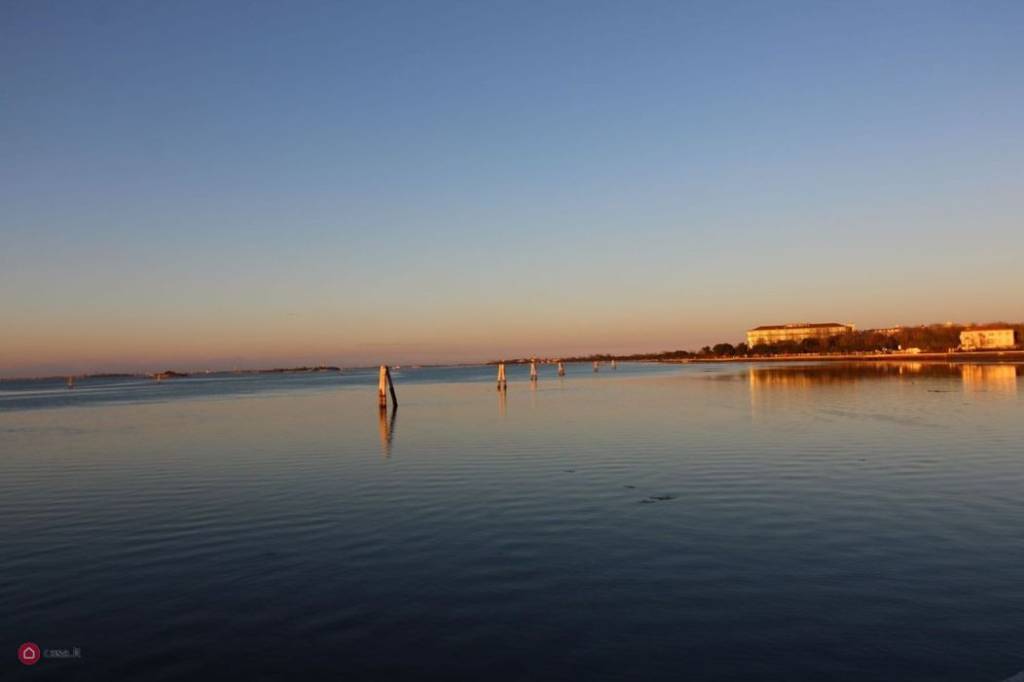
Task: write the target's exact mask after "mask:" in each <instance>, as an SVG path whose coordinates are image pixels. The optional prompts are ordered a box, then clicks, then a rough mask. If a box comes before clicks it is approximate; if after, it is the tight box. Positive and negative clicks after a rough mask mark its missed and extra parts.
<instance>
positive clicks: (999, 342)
mask: <svg viewBox="0 0 1024 682" xmlns="http://www.w3.org/2000/svg"><path fill="white" fill-rule="evenodd" d="M1016 345H1017V331H1016V330H1015V329H1013V328H1011V327H1006V326H1003V325H985V326H981V327H970V328H968V329H965V330H963V331H962V332H960V348H962V349H963V350H998V349H1000V348H1014V347H1015V346H1016Z"/></svg>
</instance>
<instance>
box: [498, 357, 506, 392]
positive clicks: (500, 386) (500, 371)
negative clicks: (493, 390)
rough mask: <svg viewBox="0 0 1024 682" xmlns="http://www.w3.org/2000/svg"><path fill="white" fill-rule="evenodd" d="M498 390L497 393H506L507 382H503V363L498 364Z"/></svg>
mask: <svg viewBox="0 0 1024 682" xmlns="http://www.w3.org/2000/svg"><path fill="white" fill-rule="evenodd" d="M498 390H499V391H507V390H508V382H507V381H505V363H504V362H499V363H498Z"/></svg>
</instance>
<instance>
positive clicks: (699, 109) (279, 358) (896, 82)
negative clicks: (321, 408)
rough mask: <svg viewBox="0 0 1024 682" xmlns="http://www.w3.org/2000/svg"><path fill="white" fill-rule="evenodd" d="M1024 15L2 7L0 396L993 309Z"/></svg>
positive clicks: (752, 8) (1008, 243)
mask: <svg viewBox="0 0 1024 682" xmlns="http://www.w3.org/2000/svg"><path fill="white" fill-rule="evenodd" d="M1022 36H1024V3H1022V2H1019V1H1017V0H1014V1H1012V2H972V3H966V2H940V1H937V0H936V1H928V2H912V1H900V2H892V1H887V2H877V3H875V2H845V3H840V2H822V1H814V2H806V3H787V2H735V3H727V2H708V3H700V4H698V3H681V2H665V3H660V2H618V3H602V2H593V1H588V2H579V3H571V2H551V3H542V2H501V3H490V2H455V3H442V2H408V3H404V2H366V3H358V4H357V3H342V2H326V3H314V2H296V3H285V2H277V3H269V2H267V3H264V2H246V3H211V2H194V3H189V2H167V3H155V2H150V3H107V4H104V3H92V2H80V3H61V2H36V1H30V0H24V1H12V2H5V3H3V4H2V5H0V116H2V119H0V120H2V125H0V159H2V162H0V330H2V331H0V375H3V376H8V375H19V374H20V375H24V374H39V373H49V372H64V371H100V370H116V369H124V370H135V369H161V368H164V367H172V368H185V369H187V368H202V367H232V366H247V367H248V366H265V365H275V364H293V363H294V364H299V363H306V362H319V361H326V362H328V363H336V364H343V365H352V364H369V363H376V362H392V363H394V362H401V363H409V362H441V361H450V360H476V359H489V358H496V357H499V356H506V357H508V356H520V355H531V354H536V355H547V354H569V353H581V352H591V351H605V350H607V351H617V352H626V351H642V350H661V349H670V348H672V349H674V348H694V347H699V346H701V345H703V344H705V343H714V342H716V341H721V340H729V341H739V340H741V339H742V338H743V332H744V330H745V329H746V328H748V327H750V326H753V325H756V324H764V323H776V322H786V321H799V320H815V321H833V320H835V321H841V322H853V323H855V324H857V325H858V326H859V327H870V326H877V325H891V324H897V323H909V324H913V323H923V322H934V321H945V320H958V321H964V322H968V321H988V320H995V319H1014V320H1019V319H1022V318H1024V299H1022V296H1021V294H1022V292H1024V281H1022V280H1024V277H1022V268H1021V256H1022V254H1024V224H1022V222H1024V221H1022V216H1024V38H1022Z"/></svg>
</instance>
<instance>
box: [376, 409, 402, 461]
mask: <svg viewBox="0 0 1024 682" xmlns="http://www.w3.org/2000/svg"><path fill="white" fill-rule="evenodd" d="M397 419H398V408H397V407H392V408H391V414H390V415H389V414H388V408H386V407H382V408H380V410H379V412H378V413H377V428H378V429H379V430H380V447H381V453H382V454H383V455H384V457H385V458H387V457H390V456H391V444H392V442H393V441H394V439H395V422H396V421H397Z"/></svg>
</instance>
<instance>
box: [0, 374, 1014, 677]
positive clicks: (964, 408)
mask: <svg viewBox="0 0 1024 682" xmlns="http://www.w3.org/2000/svg"><path fill="white" fill-rule="evenodd" d="M510 370H511V371H510V385H509V390H508V394H507V397H506V396H502V395H500V394H498V393H497V392H496V391H495V390H494V385H493V368H491V367H475V368H473V367H470V368H451V369H436V368H435V369H402V370H399V371H398V372H396V376H395V380H396V384H397V387H398V393H399V400H400V402H401V406H400V408H399V410H398V411H397V413H394V414H393V415H392V414H385V415H381V414H380V413H379V412H378V410H377V407H376V395H375V384H376V376H375V375H374V374H373V373H371V372H343V373H341V374H334V373H323V374H308V375H260V376H248V375H246V376H232V375H228V376H217V377H202V378H194V379H193V378H190V379H182V380H171V381H167V382H163V383H162V384H155V383H153V382H149V381H143V380H123V379H122V380H113V379H111V380H102V381H101V380H93V381H91V382H90V381H86V382H79V385H78V387H77V388H76V389H74V390H73V391H68V390H67V389H65V388H64V387H63V385H62V384H60V383H59V382H55V383H53V384H45V382H43V383H39V382H3V383H0V546H2V547H3V552H2V555H0V605H2V607H3V613H4V618H3V619H2V621H0V633H2V641H3V642H5V643H6V644H5V646H7V648H8V650H9V651H10V652H11V656H10V658H9V659H8V660H7V661H5V662H3V663H2V664H0V666H2V667H0V671H4V672H8V673H10V672H13V671H14V670H15V669H16V668H20V665H19V664H18V663H17V661H16V659H15V656H14V651H15V649H16V648H17V645H18V644H19V643H21V642H22V641H26V640H30V641H35V642H37V643H38V644H39V645H40V646H42V647H43V648H44V649H45V648H48V647H53V648H70V647H74V646H77V647H80V648H81V651H82V658H81V659H80V660H69V661H56V660H43V661H41V662H40V663H39V664H38V665H37V666H35V668H33V670H32V673H33V674H34V675H36V676H41V677H43V678H51V679H56V678H58V677H65V676H66V675H67V674H69V673H74V675H75V677H76V678H83V677H84V678H89V679H103V680H109V679H120V678H123V677H133V678H145V679H179V678H182V677H185V676H190V675H195V674H198V673H203V674H205V675H211V674H219V675H221V676H237V677H245V678H250V679H260V678H270V677H285V676H287V677H292V678H295V679H302V678H308V677H331V678H332V679H334V678H341V677H344V678H347V679H378V680H382V679H402V678H406V679H412V678H423V677H426V676H434V677H441V678H449V679H457V678H464V679H470V678H473V679H480V678H488V679H522V680H534V679H623V678H644V679H672V680H680V679H686V680H723V679H764V680H781V679H786V680H823V679H829V680H895V679H898V680H929V681H933V680H1002V679H1004V678H1006V677H1009V676H1010V675H1012V674H1014V673H1016V672H1018V671H1020V670H1022V669H1024V530H1022V528H1024V524H1022V520H1024V496H1022V493H1024V447H1022V445H1021V444H1022V443H1024V400H1022V398H1021V389H1020V386H1021V383H1022V379H1021V375H1022V374H1024V371H1022V368H1021V367H1016V366H1013V365H975V366H957V365H946V364H941V365H929V364H916V365H915V364H905V365H836V364H828V365H810V366H803V367H792V366H785V365H764V366H749V367H748V366H741V365H700V366H698V365H687V366H657V365H622V366H620V368H619V370H618V371H614V372H613V371H611V369H610V368H609V367H608V366H604V367H602V369H601V372H600V373H598V374H594V373H593V372H592V371H591V368H590V366H589V365H578V366H571V367H570V369H569V375H568V376H567V377H566V378H565V379H562V380H559V379H558V378H556V377H555V376H554V370H553V368H551V367H544V368H542V370H541V380H540V382H538V386H536V387H535V388H534V387H531V386H530V384H529V382H527V381H525V377H526V368H525V367H515V368H510ZM18 672H22V671H18Z"/></svg>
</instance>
